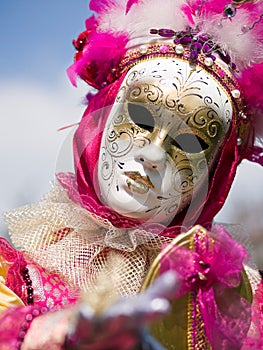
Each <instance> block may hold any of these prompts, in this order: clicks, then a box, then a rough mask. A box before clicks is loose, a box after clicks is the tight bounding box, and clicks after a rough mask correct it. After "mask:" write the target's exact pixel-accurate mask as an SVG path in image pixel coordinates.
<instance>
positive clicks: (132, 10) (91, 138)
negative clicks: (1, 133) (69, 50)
mask: <svg viewBox="0 0 263 350" xmlns="http://www.w3.org/2000/svg"><path fill="white" fill-rule="evenodd" d="M90 9H91V10H92V11H94V12H95V13H96V14H95V15H93V16H91V17H90V18H89V19H88V20H87V21H86V30H85V31H84V32H83V33H81V34H80V35H79V37H78V39H77V40H74V41H73V44H74V46H75V48H76V50H77V52H76V55H75V62H74V64H73V65H72V66H71V67H70V68H69V69H68V75H69V77H70V80H71V82H72V83H73V85H76V83H77V79H78V78H81V79H83V80H84V81H85V82H87V83H88V84H89V85H90V86H91V87H93V88H95V89H97V92H96V93H94V94H88V96H87V98H88V107H87V109H86V111H85V113H84V115H83V117H82V120H81V121H80V124H79V125H78V128H77V130H76V132H75V134H74V139H73V152H74V162H75V173H58V174H56V182H55V183H54V184H53V187H52V190H51V192H50V193H48V194H47V195H46V196H45V197H44V198H43V199H42V201H41V202H40V203H39V204H37V205H31V206H26V207H23V208H21V209H17V210H14V211H11V212H9V213H7V214H6V221H7V223H8V227H9V230H10V236H11V239H12V242H13V244H14V246H15V247H17V248H19V250H15V249H14V248H13V247H12V246H11V245H10V244H9V243H8V242H6V241H5V240H4V239H1V241H0V259H1V260H0V271H1V285H0V296H1V298H0V306H1V310H2V313H1V322H0V330H1V333H0V348H1V349H20V348H21V349H24V350H29V349H145V348H147V349H163V348H165V349H179V350H183V349H193V350H196V349H225V350H226V349H262V348H263V341H262V339H263V328H262V327H263V323H262V322H263V321H262V317H263V315H262V312H263V311H262V305H263V304H262V303H263V291H262V282H261V278H260V274H259V272H258V271H257V267H256V266H255V265H254V264H253V262H251V260H249V253H251V246H250V244H249V243H248V242H247V241H246V240H244V239H243V240H241V238H240V235H239V234H238V232H236V230H234V232H231V231H232V229H231V227H229V232H230V233H231V235H230V233H229V232H227V229H228V228H226V227H223V226H220V225H215V224H214V223H213V219H214V217H215V215H216V214H217V213H218V211H219V210H220V209H221V207H222V206H223V204H224V202H225V199H226V197H227V195H228V192H229V190H230V187H231V184H232V182H233V179H234V177H235V173H236V168H237V166H238V164H239V163H240V162H241V161H242V160H243V159H249V160H251V161H254V162H258V163H259V164H261V165H263V153H262V149H263V148H262V143H261V140H262V139H261V135H262V126H261V125H262V120H263V119H262V118H263V95H262V92H261V90H262V88H263V25H262V18H263V3H262V1H232V2H231V3H230V2H229V1H225V0H220V1H218V0H217V1H216V0H211V1H210V0H207V1H206V0H200V1H198V0H197V1H196V0H195V1H194V0H193V1H190V0H189V1H183V0H166V1H165V2H163V1H160V0H128V1H114V0H100V1H98V0H97V1H93V0H92V1H90ZM240 240H241V242H240ZM244 245H245V247H244ZM171 273H172V274H171ZM167 276H168V277H167ZM171 276H173V277H171ZM83 295H84V296H83ZM127 297H128V299H126V298H127ZM158 298H159V299H158ZM79 300H81V302H79ZM158 300H159V304H158ZM168 300H169V303H168ZM154 301H155V303H154ZM160 302H161V303H160ZM157 304H158V305H159V307H156V305H157ZM79 305H81V307H80V306H79ZM129 305H132V306H129ZM153 305H155V306H153ZM168 306H169V311H168ZM80 310H82V311H80ZM127 310H128V311H127ZM165 313H166V315H165V316H164V314H165ZM142 315H144V317H142ZM157 316H162V317H161V318H160V320H156V319H157V318H158V317H157ZM114 320H115V321H116V320H118V322H117V323H116V322H115V323H114ZM148 321H154V322H153V323H152V325H151V326H150V332H151V334H152V335H151V336H150V335H149V332H148V331H147V330H146V331H145V332H144V331H141V329H140V327H141V326H142V325H144V324H145V323H148ZM143 329H145V328H144V327H143ZM36 333H37V336H34V334H36ZM142 344H144V345H145V344H147V346H148V347H142ZM145 346H146V345H145Z"/></svg>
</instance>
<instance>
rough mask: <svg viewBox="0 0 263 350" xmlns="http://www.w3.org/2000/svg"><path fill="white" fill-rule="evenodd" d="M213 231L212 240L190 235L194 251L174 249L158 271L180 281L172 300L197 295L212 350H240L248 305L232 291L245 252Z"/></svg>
mask: <svg viewBox="0 0 263 350" xmlns="http://www.w3.org/2000/svg"><path fill="white" fill-rule="evenodd" d="M213 232H215V233H216V234H215V235H213V236H212V237H211V236H210V235H205V236H203V235H202V236H201V235H200V236H198V235H197V234H194V247H195V248H194V250H189V249H186V248H184V247H178V246H174V247H173V249H172V250H171V251H170V252H169V254H166V255H165V256H164V257H163V258H162V260H161V267H160V271H161V273H164V272H166V271H168V270H173V271H175V272H176V273H177V275H178V278H179V280H181V283H182V284H181V287H180V288H179V291H178V292H177V293H176V295H175V296H174V297H175V298H178V297H180V296H182V295H184V294H185V293H187V292H189V291H195V293H197V299H198V303H199V308H200V312H201V315H202V318H203V321H204V324H205V331H206V335H207V337H208V339H209V342H210V344H211V346H212V349H214V350H219V349H220V350H222V349H223V350H231V349H232V350H233V349H240V348H241V346H242V344H243V342H244V339H245V338H246V335H247V332H248V329H249V327H250V322H251V316H250V315H251V304H250V303H249V302H248V301H247V300H246V299H245V298H243V297H242V296H241V295H240V294H239V293H238V292H237V291H236V289H235V288H236V287H238V286H239V285H240V283H241V271H242V268H243V262H244V260H245V259H246V257H247V253H246V251H245V249H244V248H243V247H242V246H241V245H240V244H239V243H237V242H236V241H234V240H233V239H232V238H231V237H230V236H229V234H228V233H227V232H226V231H225V229H224V228H223V227H220V226H215V228H214V229H213ZM212 240H213V244H212V245H211V241H212Z"/></svg>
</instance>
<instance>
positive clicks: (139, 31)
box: [98, 0, 188, 47]
mask: <svg viewBox="0 0 263 350" xmlns="http://www.w3.org/2000/svg"><path fill="white" fill-rule="evenodd" d="M183 4H184V1H183V0H165V1H160V0H144V1H143V2H140V3H139V4H138V5H137V4H134V5H133V6H132V7H131V9H130V11H129V12H128V14H127V15H126V14H125V10H126V1H122V2H121V3H120V4H118V6H116V7H114V8H111V9H110V13H105V14H104V15H102V16H101V17H100V24H99V28H98V29H99V30H100V31H110V32H125V33H128V34H129V37H130V42H129V44H128V47H132V46H134V45H139V44H142V43H146V42H149V41H151V40H153V36H150V35H149V30H150V29H151V28H157V29H160V28H169V29H173V30H175V31H179V30H183V29H184V27H185V26H187V25H188V21H187V19H186V18H185V17H184V16H183V14H182V11H181V9H180V8H181V6H182V5H183ZM158 39H160V37H158Z"/></svg>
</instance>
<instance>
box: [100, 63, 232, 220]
mask: <svg viewBox="0 0 263 350" xmlns="http://www.w3.org/2000/svg"><path fill="white" fill-rule="evenodd" d="M232 114H233V107H232V103H231V98H230V97H229V96H228V94H227V93H226V91H225V90H224V89H223V88H222V86H220V85H219V83H218V82H217V81H216V80H215V79H214V78H213V77H212V76H211V75H209V74H208V73H207V72H206V71H205V70H204V69H202V68H200V67H195V68H193V67H191V66H190V65H189V63H188V62H186V61H182V60H180V59H176V58H158V59H153V60H150V61H145V62H141V63H138V64H137V65H136V66H134V67H133V68H131V69H130V71H129V72H128V74H127V76H126V78H125V79H124V81H123V83H122V85H121V87H120V90H119V93H118V95H117V98H116V101H115V104H114V106H113V107H112V110H111V112H110V114H109V117H108V120H107V123H106V127H105V130H104V133H103V137H102V142H101V149H100V157H99V164H98V184H99V191H100V198H101V201H102V202H103V203H104V204H105V205H107V206H109V207H111V208H113V209H114V210H115V211H117V212H118V213H120V214H122V215H124V216H128V217H132V218H137V219H139V220H142V221H150V222H160V223H164V224H167V223H169V222H170V221H171V220H172V219H173V218H174V216H175V215H176V214H177V213H178V212H180V211H181V210H182V209H184V208H185V207H186V206H187V205H189V204H190V202H191V200H192V198H193V194H195V195H196V193H198V191H200V189H201V188H207V185H208V184H207V183H208V179H209V172H211V170H212V167H213V164H214V162H215V161H216V159H217V156H218V153H219V151H220V147H221V146H222V143H223V141H224V138H225V135H226V133H227V131H228V129H229V126H230V122H231V119H232Z"/></svg>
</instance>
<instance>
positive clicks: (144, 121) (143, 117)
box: [128, 103, 154, 132]
mask: <svg viewBox="0 0 263 350" xmlns="http://www.w3.org/2000/svg"><path fill="white" fill-rule="evenodd" d="M128 112H129V116H130V118H131V120H132V121H133V122H134V124H136V125H138V126H139V127H140V128H142V129H144V130H147V131H149V132H153V129H154V119H153V116H152V114H151V113H150V111H149V110H148V109H147V108H146V107H144V106H141V105H138V104H135V103H128Z"/></svg>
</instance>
